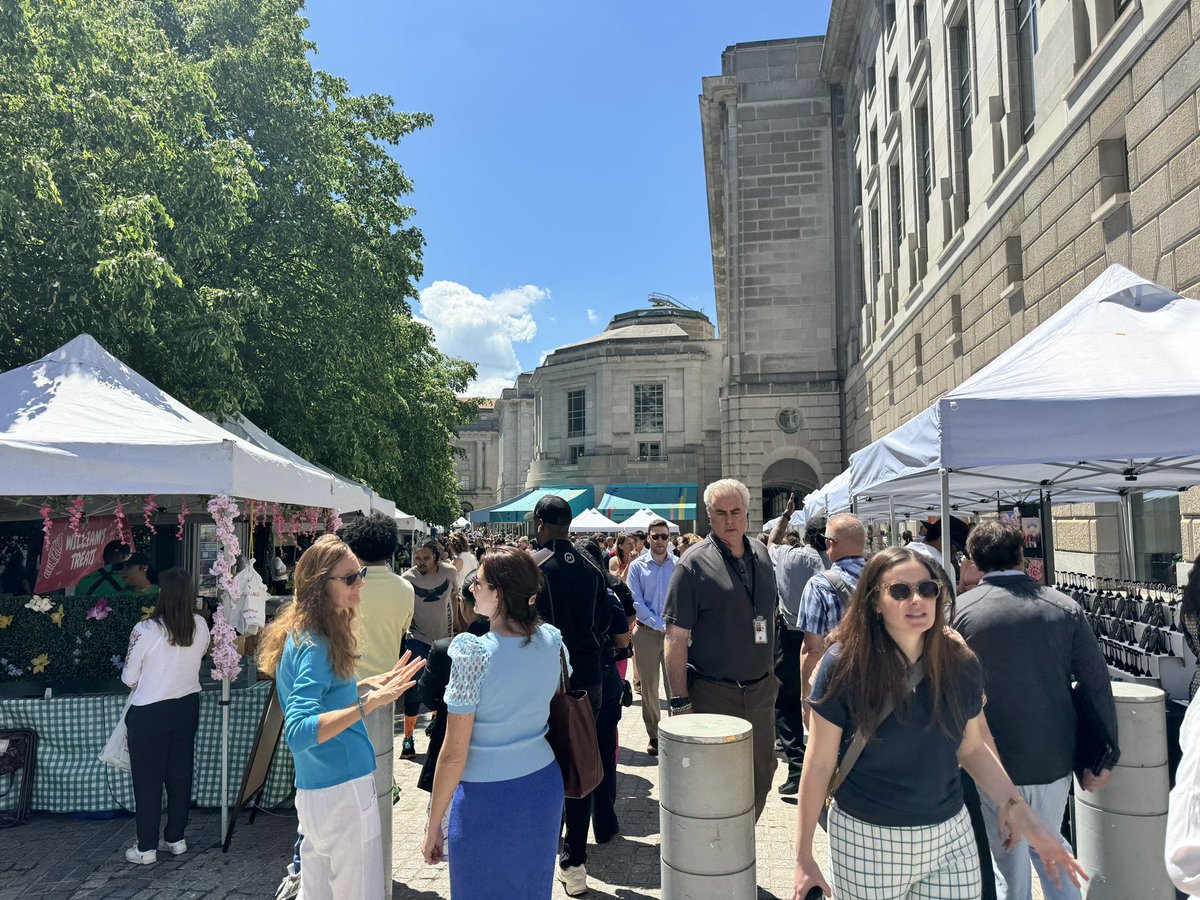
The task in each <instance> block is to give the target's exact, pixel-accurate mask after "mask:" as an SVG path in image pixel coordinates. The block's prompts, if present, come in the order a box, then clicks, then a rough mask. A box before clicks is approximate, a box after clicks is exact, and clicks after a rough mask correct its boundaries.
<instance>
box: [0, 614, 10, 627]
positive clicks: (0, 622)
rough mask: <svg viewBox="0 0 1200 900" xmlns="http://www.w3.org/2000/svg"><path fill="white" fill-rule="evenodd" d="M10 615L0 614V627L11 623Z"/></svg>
mask: <svg viewBox="0 0 1200 900" xmlns="http://www.w3.org/2000/svg"><path fill="white" fill-rule="evenodd" d="M12 620H13V617H12V616H0V628H7V627H8V626H9V625H11V624H12Z"/></svg>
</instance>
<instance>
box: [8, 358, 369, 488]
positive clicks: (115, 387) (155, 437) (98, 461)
mask: <svg viewBox="0 0 1200 900" xmlns="http://www.w3.org/2000/svg"><path fill="white" fill-rule="evenodd" d="M339 481H340V479H337V478H335V477H334V476H332V475H330V474H329V473H328V472H325V471H323V470H320V469H318V468H316V467H315V466H313V465H312V464H311V463H306V464H304V465H300V464H298V463H297V462H295V461H293V460H292V459H286V458H284V457H282V456H279V455H278V454H276V453H272V452H270V451H268V450H265V449H263V448H262V447H259V446H256V445H255V444H253V443H251V442H250V441H248V440H244V439H242V438H240V437H237V436H236V435H234V434H231V433H230V432H229V431H226V430H225V429H224V428H222V427H221V426H220V425H217V424H215V423H213V422H210V421H209V420H208V419H206V418H205V417H204V416H202V415H200V414H199V413H197V412H195V411H194V410H192V409H190V408H188V407H187V406H185V405H184V404H182V403H180V402H179V401H178V400H176V399H175V398H174V397H172V396H170V395H169V394H167V393H165V392H163V391H162V390H160V389H159V388H157V387H155V386H154V385H153V384H151V383H150V382H149V381H148V380H146V379H145V378H143V377H142V376H141V375H139V374H138V373H137V372H135V371H133V370H132V369H130V368H129V367H128V366H126V365H125V364H124V363H122V362H121V361H120V360H118V359H117V358H116V357H114V356H112V355H111V354H110V353H108V352H107V351H106V350H105V349H104V348H103V347H101V346H100V345H99V344H98V343H97V342H96V340H95V339H94V338H93V337H92V336H91V335H88V334H81V335H80V336H79V337H77V338H75V339H74V340H72V341H70V342H68V343H66V344H64V345H63V346H62V347H59V348H58V349H57V350H55V351H54V352H53V353H50V354H48V355H46V356H44V357H42V358H41V359H39V360H37V361H36V362H32V363H29V364H28V365H25V366H21V367H19V368H16V369H13V370H11V371H9V372H4V373H3V374H0V496H17V497H28V496H40V495H47V496H64V495H68V496H69V495H93V496H95V495H101V496H103V495H114V494H226V495H228V496H230V497H244V498H255V499H258V500H266V501H270V502H275V503H291V504H297V505H302V506H320V507H333V508H337V505H338V503H339V501H340V500H342V499H344V497H345V495H344V494H342V493H339V490H340V488H339ZM360 495H361V492H360Z"/></svg>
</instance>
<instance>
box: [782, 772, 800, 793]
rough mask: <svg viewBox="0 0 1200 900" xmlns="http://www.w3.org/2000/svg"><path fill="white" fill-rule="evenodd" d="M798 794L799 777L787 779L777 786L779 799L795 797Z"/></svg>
mask: <svg viewBox="0 0 1200 900" xmlns="http://www.w3.org/2000/svg"><path fill="white" fill-rule="evenodd" d="M798 793H800V776H799V775H797V776H795V777H790V778H788V780H787V781H785V782H784V783H783V784H781V785H780V786H779V796H781V797H795V796H796V795H797V794H798Z"/></svg>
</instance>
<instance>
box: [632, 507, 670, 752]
mask: <svg viewBox="0 0 1200 900" xmlns="http://www.w3.org/2000/svg"><path fill="white" fill-rule="evenodd" d="M647 536H648V538H649V541H648V544H649V547H650V551H649V552H648V553H644V554H642V555H641V556H639V557H638V558H637V559H635V560H634V561H633V562H631V563H630V564H629V571H628V572H627V573H626V576H625V583H626V584H627V585H628V586H629V590H630V591H631V592H632V593H633V608H634V610H635V612H636V614H637V625H636V626H635V627H634V631H633V658H634V662H635V663H636V665H637V670H638V674H639V675H640V676H641V679H642V722H643V723H644V724H645V726H646V734H648V735H649V736H650V744H649V746H647V747H646V753H648V754H649V755H650V756H658V721H659V718H660V715H661V709H660V705H659V697H658V686H659V680H658V678H659V672H660V671H661V670H662V666H663V639H664V636H665V635H666V630H667V623H666V622H665V621H664V620H663V604H664V603H665V602H666V599H667V586H668V585H669V584H670V583H671V574H672V573H673V572H674V571H675V557H674V556H673V555H672V554H671V552H670V546H671V532H670V530H669V528H668V527H667V523H666V522H665V521H664V520H663V519H655V520H654V521H653V522H651V523H650V532H649V534H648V535H647Z"/></svg>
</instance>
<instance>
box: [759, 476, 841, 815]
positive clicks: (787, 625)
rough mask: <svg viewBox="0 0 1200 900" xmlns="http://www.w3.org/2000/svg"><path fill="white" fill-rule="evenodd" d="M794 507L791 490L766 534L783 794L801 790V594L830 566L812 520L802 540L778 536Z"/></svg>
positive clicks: (780, 788)
mask: <svg viewBox="0 0 1200 900" xmlns="http://www.w3.org/2000/svg"><path fill="white" fill-rule="evenodd" d="M795 512H796V495H795V494H792V495H790V496H789V497H788V502H787V506H786V508H785V509H784V511H783V515H782V516H780V517H779V521H778V522H776V523H775V527H774V528H773V529H772V530H771V534H770V536H769V537H768V539H767V552H768V553H769V554H770V556H771V561H772V562H773V563H774V564H775V590H776V592H777V593H778V595H779V604H778V607H777V609H776V619H777V621H776V624H775V677H776V678H778V679H779V696H778V697H776V698H775V734H776V736H777V737H778V738H779V746H780V747H781V748H782V750H783V756H784V758H785V759H786V760H787V765H788V775H787V779H786V780H785V781H784V782H783V784H781V785H780V786H779V793H780V794H781V795H783V796H785V797H794V796H795V795H796V793H797V791H799V790H800V770H801V768H802V767H803V765H804V694H805V690H804V685H803V683H802V681H801V677H800V672H801V665H800V656H801V652H802V651H803V649H804V629H803V628H801V627H800V598H801V597H802V596H803V594H804V589H805V587H807V586H808V583H809V581H810V580H811V579H812V577H813V576H814V575H816V574H817V573H819V572H824V571H825V570H826V569H827V568H828V567H829V557H828V556H826V555H825V554H824V552H823V551H824V550H825V537H824V534H823V533H822V531H821V529H820V528H819V527H818V526H817V525H812V526H809V528H808V529H806V531H805V539H804V544H803V545H801V546H798V547H797V546H791V545H790V544H786V543H784V542H783V541H784V540H785V534H786V532H787V528H788V523H789V522H790V521H791V518H792V515H793V514H794V513H795Z"/></svg>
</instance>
